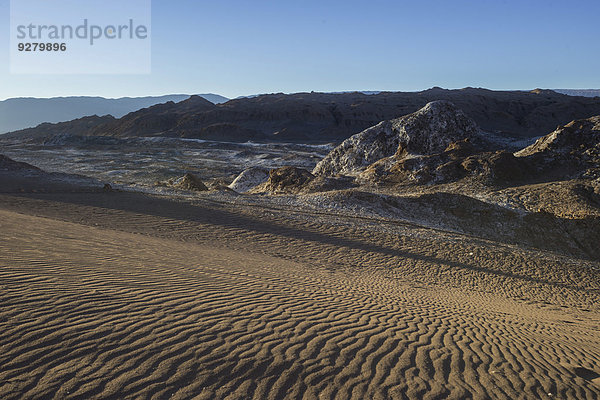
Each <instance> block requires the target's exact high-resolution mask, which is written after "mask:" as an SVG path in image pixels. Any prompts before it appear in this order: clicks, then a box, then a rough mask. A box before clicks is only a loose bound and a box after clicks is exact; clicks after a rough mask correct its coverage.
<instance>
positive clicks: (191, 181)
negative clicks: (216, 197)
mask: <svg viewBox="0 0 600 400" xmlns="http://www.w3.org/2000/svg"><path fill="white" fill-rule="evenodd" d="M173 187H174V188H177V189H182V190H190V191H194V192H203V191H206V190H208V188H207V187H206V185H205V184H204V183H203V182H202V181H201V180H200V179H199V178H198V177H197V176H196V175H193V174H190V173H187V174H185V175H184V176H182V177H181V178H179V179H177V180H176V181H175V182H173Z"/></svg>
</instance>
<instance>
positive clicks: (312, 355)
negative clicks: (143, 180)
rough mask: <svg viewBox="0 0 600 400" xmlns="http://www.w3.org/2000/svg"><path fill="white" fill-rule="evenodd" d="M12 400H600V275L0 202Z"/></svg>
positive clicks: (94, 196)
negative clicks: (546, 399)
mask: <svg viewBox="0 0 600 400" xmlns="http://www.w3.org/2000/svg"><path fill="white" fill-rule="evenodd" d="M0 299H1V301H0V397H1V398H3V399H21V398H31V399H37V398H44V399H45V398H56V399H68V398H77V399H84V398H85V399H87V398H114V399H131V398H158V399H166V398H172V399H190V398H197V399H215V398H219V399H221V398H228V399H237V398H239V399H251V398H255V399H280V398H306V399H312V398H322V399H349V398H355V399H388V398H390V399H402V398H415V399H416V398H425V399H430V398H461V399H462V398H478V399H479V398H482V399H483V398H498V399H518V398H577V399H596V398H598V397H600V379H599V377H600V333H599V332H600V306H599V304H600V302H599V300H600V263H598V262H594V261H586V260H579V259H574V258H568V257H566V256H562V255H559V254H554V253H552V252H541V251H538V250H535V249H528V248H524V247H518V246H509V245H505V244H502V243H495V242H490V241H486V240H482V239H478V238H476V237H472V236H466V235H460V234H457V233H452V232H444V231H440V230H435V229H429V228H426V227H420V226H416V225H411V224H404V223H400V222H393V221H381V220H377V221H375V220H372V221H371V220H368V219H355V218H351V217H343V216H332V215H326V214H318V215H317V214H315V215H310V214H307V213H304V212H302V210H289V209H287V210H286V209H277V208H271V209H269V208H260V207H249V206H240V205H234V204H225V203H217V202H211V201H208V200H201V199H200V200H197V201H194V202H185V201H177V200H171V199H163V198H157V197H151V196H148V195H143V194H135V193H85V192H78V193H71V192H67V191H57V192H55V193H10V194H7V193H5V194H1V195H0Z"/></svg>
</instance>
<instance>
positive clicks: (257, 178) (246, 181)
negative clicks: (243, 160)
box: [229, 167, 269, 193]
mask: <svg viewBox="0 0 600 400" xmlns="http://www.w3.org/2000/svg"><path fill="white" fill-rule="evenodd" d="M268 179H269V170H268V169H266V168H260V167H252V168H248V169H246V170H244V171H242V172H241V173H240V174H239V175H238V176H237V177H236V178H235V179H234V180H233V182H231V184H230V185H229V188H230V189H232V190H235V191H236V192H238V193H244V192H247V191H248V190H250V189H252V188H254V187H256V186H258V185H260V184H263V183H265V182H266V181H267V180H268Z"/></svg>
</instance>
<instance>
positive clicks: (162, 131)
mask: <svg viewBox="0 0 600 400" xmlns="http://www.w3.org/2000/svg"><path fill="white" fill-rule="evenodd" d="M435 100H447V101H450V102H452V103H453V104H455V105H456V107H458V108H459V109H461V110H463V111H464V112H465V114H467V115H468V116H469V117H470V118H472V119H473V120H475V122H476V123H477V124H478V125H479V126H480V127H481V128H482V129H483V130H484V131H485V132H488V133H490V134H494V135H496V136H498V135H499V136H503V137H511V138H533V137H538V136H542V135H544V134H546V133H548V132H550V131H552V130H554V129H556V127H557V126H559V125H563V124H566V123H569V122H570V121H572V120H575V119H583V118H589V117H591V116H595V115H600V98H590V97H574V96H567V95H564V94H560V93H557V92H555V91H552V90H542V89H536V90H533V91H529V92H527V91H492V90H487V89H481V88H464V89H458V90H447V89H442V88H438V87H435V88H432V89H428V90H425V91H422V92H380V93H374V94H369V95H367V94H364V93H359V92H354V93H339V94H334V93H316V92H311V93H295V94H282V93H279V94H269V95H260V96H256V97H249V98H238V99H234V100H230V101H228V102H226V103H222V104H213V103H212V102H209V101H207V100H205V99H204V98H202V97H200V96H192V97H190V98H189V99H187V100H184V101H181V102H179V103H175V102H167V103H164V104H157V105H154V106H151V107H148V108H144V109H141V110H138V111H135V112H132V113H129V114H127V115H125V116H123V117H121V118H113V117H98V116H91V117H86V118H80V119H78V120H74V121H69V122H64V123H59V124H47V123H46V124H41V125H40V126H38V127H36V128H33V129H25V130H22V131H19V132H13V133H10V134H8V135H4V137H3V138H5V139H11V138H13V139H14V138H19V139H36V140H39V139H40V138H42V139H43V138H51V137H55V136H60V135H79V136H113V137H133V136H169V137H184V138H196V139H205V140H221V141H232V142H244V141H248V140H254V141H275V142H304V143H308V142H337V141H341V140H344V139H346V138H348V137H350V136H352V135H353V134H355V133H358V132H361V131H362V130H364V129H366V128H368V127H370V126H373V125H375V124H377V123H379V122H380V121H384V120H389V119H394V118H398V117H400V116H403V115H407V114H410V113H413V112H415V111H417V110H419V109H420V108H422V107H423V106H424V105H425V104H427V103H429V102H431V101H435Z"/></svg>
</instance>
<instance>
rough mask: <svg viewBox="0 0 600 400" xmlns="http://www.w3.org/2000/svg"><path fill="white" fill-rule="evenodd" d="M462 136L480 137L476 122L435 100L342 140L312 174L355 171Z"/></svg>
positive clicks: (423, 152)
mask: <svg viewBox="0 0 600 400" xmlns="http://www.w3.org/2000/svg"><path fill="white" fill-rule="evenodd" d="M464 139H471V140H472V141H474V142H476V141H479V140H480V138H479V128H478V127H477V124H475V122H474V121H473V120H471V119H470V118H468V117H467V116H466V115H465V114H464V113H463V112H462V111H460V110H458V109H457V108H456V107H455V106H454V105H453V104H452V103H450V102H447V101H434V102H431V103H428V104H427V105H426V106H425V107H423V108H422V109H420V110H419V111H417V112H416V113H413V114H410V115H406V116H404V117H400V118H397V119H394V120H390V121H383V122H381V123H379V124H377V125H375V126H373V127H371V128H369V129H367V130H365V131H363V132H361V133H359V134H356V135H354V136H352V137H351V138H349V139H347V140H345V141H344V142H343V143H342V144H341V145H339V146H338V147H336V148H335V149H333V150H332V151H331V153H329V154H328V155H327V156H326V157H325V159H323V160H322V161H321V162H319V163H318V164H317V166H316V167H315V169H314V170H313V173H314V174H315V175H325V176H328V175H329V176H331V175H337V174H356V173H358V172H360V171H361V170H363V169H364V168H365V167H367V166H368V165H370V164H373V163H374V162H376V161H379V160H381V159H383V158H386V157H390V156H393V155H396V158H397V159H399V158H401V156H403V157H406V156H408V155H431V154H435V153H440V152H442V151H444V150H445V149H446V148H447V147H448V145H450V144H451V143H453V142H457V141H460V140H464Z"/></svg>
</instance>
